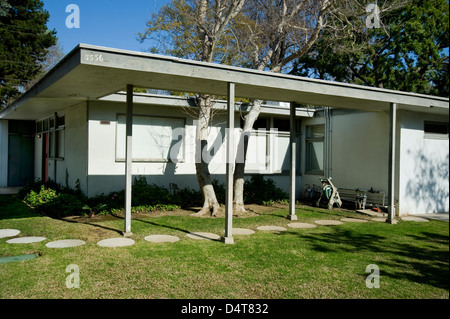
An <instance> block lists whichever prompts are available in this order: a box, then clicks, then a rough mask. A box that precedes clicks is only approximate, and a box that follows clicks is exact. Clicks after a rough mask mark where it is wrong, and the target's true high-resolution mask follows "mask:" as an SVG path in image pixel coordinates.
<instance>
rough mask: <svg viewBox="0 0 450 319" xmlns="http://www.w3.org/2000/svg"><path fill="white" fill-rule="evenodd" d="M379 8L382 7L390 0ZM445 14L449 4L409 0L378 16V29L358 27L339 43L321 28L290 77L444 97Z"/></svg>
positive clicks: (447, 21) (446, 38) (333, 36)
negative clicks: (318, 79) (306, 77)
mask: <svg viewBox="0 0 450 319" xmlns="http://www.w3.org/2000/svg"><path fill="white" fill-rule="evenodd" d="M378 4H379V5H380V6H381V9H383V5H386V6H389V1H378ZM448 12H449V4H448V0H412V1H410V2H409V3H408V4H407V5H406V6H403V7H400V8H398V9H396V10H393V11H390V12H387V13H384V12H383V14H382V15H381V27H380V28H374V29H366V28H361V29H360V30H359V31H358V33H357V34H355V32H352V33H350V34H347V35H346V36H343V37H342V38H340V39H339V41H336V33H335V32H334V31H333V30H330V29H324V30H323V31H322V32H321V37H320V40H319V41H317V42H316V44H315V45H314V47H313V48H312V50H311V51H310V54H308V55H305V56H303V57H302V58H300V59H299V60H298V62H297V64H296V67H295V71H293V73H295V74H298V75H302V76H312V77H317V78H321V79H327V80H336V81H340V82H349V83H355V84H362V85H367V86H374V87H382V88H386V89H393V90H401V91H409V92H416V93H423V94H432V95H439V96H446V97H448V96H449V87H448V48H449V16H448ZM349 26H350V25H348V26H347V27H349ZM344 29H345V28H344Z"/></svg>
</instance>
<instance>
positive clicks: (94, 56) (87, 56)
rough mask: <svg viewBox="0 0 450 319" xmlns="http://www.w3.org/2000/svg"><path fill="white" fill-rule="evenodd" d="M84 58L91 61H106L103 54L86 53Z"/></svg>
mask: <svg viewBox="0 0 450 319" xmlns="http://www.w3.org/2000/svg"><path fill="white" fill-rule="evenodd" d="M84 60H85V61H90V62H103V61H104V59H103V55H102V54H85V55H84Z"/></svg>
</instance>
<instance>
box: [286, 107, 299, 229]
mask: <svg viewBox="0 0 450 319" xmlns="http://www.w3.org/2000/svg"><path fill="white" fill-rule="evenodd" d="M295 111H296V104H295V103H294V102H291V115H290V121H291V123H290V124H291V125H290V126H291V132H290V151H291V165H290V172H289V173H290V178H289V180H290V183H289V215H288V216H287V219H289V220H297V215H295V179H296V159H295V155H296V150H297V148H296V143H297V127H296V126H297V125H296V124H297V121H296V117H295V113H296V112H295Z"/></svg>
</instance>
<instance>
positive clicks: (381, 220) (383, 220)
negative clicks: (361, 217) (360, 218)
mask: <svg viewBox="0 0 450 319" xmlns="http://www.w3.org/2000/svg"><path fill="white" fill-rule="evenodd" d="M370 220H373V221H374V222H382V223H384V222H386V218H383V217H372V218H371V219H370Z"/></svg>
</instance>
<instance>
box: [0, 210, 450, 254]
mask: <svg viewBox="0 0 450 319" xmlns="http://www.w3.org/2000/svg"><path fill="white" fill-rule="evenodd" d="M365 215H368V216H371V215H372V214H365ZM399 219H400V220H404V221H411V222H420V221H422V222H423V221H428V220H430V219H434V220H440V221H444V222H447V223H448V222H449V214H448V213H445V214H442V213H437V214H420V215H410V216H402V217H400V218H399ZM370 220H372V221H375V220H376V221H385V217H384V218H383V217H372V218H370V219H359V218H341V220H340V221H339V220H316V221H315V222H314V223H315V225H314V224H308V223H300V222H297V223H290V224H287V226H288V227H290V228H298V229H301V228H315V227H317V226H319V227H320V226H335V225H341V224H343V223H346V222H353V223H355V222H359V223H364V222H367V221H370ZM257 230H259V231H275V232H276V231H278V232H279V231H286V230H287V229H286V228H284V227H280V226H272V225H265V226H259V227H257ZM254 233H255V231H253V230H251V229H244V228H233V234H234V235H251V234H254ZM19 234H20V230H17V229H0V238H7V237H13V238H10V239H9V240H7V241H6V243H9V244H29V243H35V242H41V241H44V240H46V238H45V237H17V236H18V235H19ZM187 237H189V238H191V239H196V240H202V239H206V240H213V241H219V240H220V236H219V235H217V234H212V233H205V232H192V233H189V234H187ZM145 240H146V241H147V242H154V243H163V242H171V243H174V242H177V241H179V240H180V238H178V237H175V236H170V235H156V234H155V235H149V236H147V237H145ZM84 244H86V243H85V242H84V241H82V240H77V239H70V240H67V239H66V240H56V241H53V242H50V243H47V244H46V247H48V248H68V247H77V246H83V245H84ZM134 244H135V241H134V240H132V239H130V238H123V237H119V238H108V239H103V240H101V241H99V242H98V243H97V245H98V246H101V247H126V246H131V245H134Z"/></svg>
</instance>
